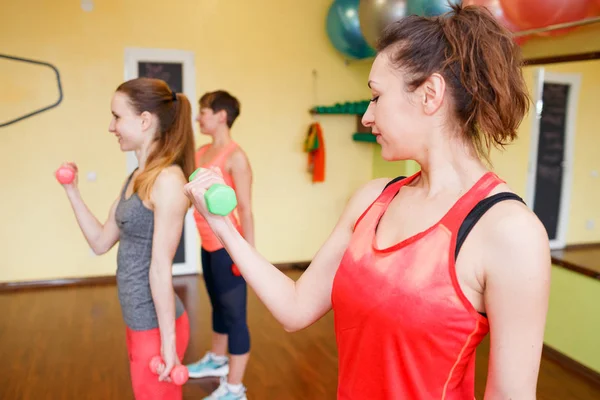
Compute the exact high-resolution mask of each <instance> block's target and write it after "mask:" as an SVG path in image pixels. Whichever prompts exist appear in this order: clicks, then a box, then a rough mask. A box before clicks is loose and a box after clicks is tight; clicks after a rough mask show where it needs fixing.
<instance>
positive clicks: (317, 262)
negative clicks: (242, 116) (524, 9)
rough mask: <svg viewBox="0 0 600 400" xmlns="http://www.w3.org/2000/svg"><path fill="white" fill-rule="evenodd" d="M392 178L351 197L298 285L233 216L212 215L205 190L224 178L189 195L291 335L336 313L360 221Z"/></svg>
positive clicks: (192, 187) (196, 184) (208, 177)
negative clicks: (337, 288) (335, 290)
mask: <svg viewBox="0 0 600 400" xmlns="http://www.w3.org/2000/svg"><path fill="white" fill-rule="evenodd" d="M387 181H388V180H387V179H379V180H376V181H372V182H370V183H368V184H367V185H365V186H364V187H362V188H361V189H360V190H358V191H357V193H355V195H354V196H353V197H352V199H350V201H349V203H348V204H347V206H346V208H345V209H344V211H343V213H342V215H341V217H340V219H339V221H338V223H337V224H336V226H335V228H334V229H333V232H332V233H331V235H330V236H329V238H328V239H327V241H326V242H325V244H324V245H323V246H322V247H321V249H320V250H319V251H318V252H317V254H316V256H315V257H314V259H313V260H312V262H311V264H310V266H309V267H308V269H307V270H306V271H305V272H304V273H303V274H302V276H301V277H300V279H299V280H298V281H297V282H294V281H293V280H292V279H290V278H289V277H287V276H286V275H285V274H284V273H283V272H281V271H280V270H278V269H277V268H276V267H274V266H273V265H272V264H271V263H269V262H268V261H267V260H266V259H265V258H264V257H262V256H261V255H260V254H259V253H258V252H257V251H256V250H255V249H254V248H253V247H252V246H250V244H248V242H246V241H245V240H244V238H243V237H241V236H240V234H239V233H238V232H237V231H236V229H235V227H234V226H233V225H232V223H231V221H230V220H229V219H228V218H222V217H218V216H214V215H211V214H209V213H208V212H207V211H206V205H205V203H204V192H205V191H206V189H207V188H209V187H210V186H211V185H212V184H214V183H222V179H221V178H220V177H219V176H218V175H217V174H215V173H214V172H207V173H203V174H201V175H199V176H198V178H196V179H195V180H194V181H192V182H191V183H189V184H187V185H186V188H185V192H186V194H188V196H189V197H190V198H191V199H193V203H194V206H195V207H196V208H198V210H199V211H200V213H202V215H203V216H204V217H205V218H206V219H207V221H208V222H209V224H210V225H211V227H212V229H213V231H214V232H215V234H216V235H217V236H218V237H219V239H220V240H221V241H222V242H223V244H224V246H225V248H226V249H227V252H228V253H229V254H230V255H231V257H232V258H233V261H234V262H235V264H236V265H237V266H238V268H239V270H240V271H241V273H242V275H243V276H244V278H245V279H246V281H247V282H248V284H249V285H250V286H251V287H252V288H253V289H254V291H255V292H256V294H257V295H258V297H259V298H260V299H261V301H262V302H263V303H264V304H265V305H266V306H267V308H268V309H269V311H270V312H271V313H272V314H273V315H274V316H275V318H276V319H277V320H278V321H279V322H280V323H281V324H282V325H283V326H284V328H285V329H286V330H287V331H296V330H300V329H303V328H305V327H307V326H309V325H311V324H312V323H314V322H315V321H317V320H318V319H319V318H321V317H322V316H323V315H324V314H325V313H326V312H327V311H328V310H330V309H331V289H332V286H333V278H334V276H335V273H336V271H337V269H338V266H339V264H340V261H341V259H342V256H343V254H344V252H345V251H346V248H347V247H348V244H349V242H350V238H351V236H352V231H353V226H354V223H355V221H356V220H357V218H358V217H359V216H360V215H361V214H362V212H363V211H364V210H365V209H366V208H367V207H368V206H369V204H371V203H372V202H373V201H374V200H375V199H376V197H377V196H378V195H379V194H380V193H381V190H382V189H383V187H384V185H385V184H386V183H387Z"/></svg>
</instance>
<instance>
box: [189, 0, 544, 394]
mask: <svg viewBox="0 0 600 400" xmlns="http://www.w3.org/2000/svg"><path fill="white" fill-rule="evenodd" d="M368 85H369V87H370V89H371V92H372V96H373V97H372V100H371V103H370V105H369V108H368V109H367V111H366V113H365V114H364V116H363V124H364V125H366V126H368V127H371V128H372V133H373V135H375V136H376V138H377V142H378V143H379V144H380V145H381V154H382V156H383V158H384V159H386V160H389V161H398V160H415V161H417V162H418V163H419V165H420V166H421V170H420V171H419V172H418V173H416V174H414V175H412V176H410V177H397V178H395V179H391V180H390V179H377V180H374V181H372V182H369V183H367V184H366V185H364V187H362V188H361V189H359V190H358V191H357V192H356V193H355V195H354V196H353V197H352V198H351V200H350V201H349V203H348V205H347V206H346V208H345V210H344V211H343V212H342V214H341V217H340V219H339V222H338V224H337V225H336V226H335V228H334V229H333V232H332V233H331V235H330V237H329V238H328V239H327V241H326V242H325V244H324V245H323V246H322V247H321V249H320V250H319V251H318V253H317V254H316V256H315V257H314V258H313V260H312V263H311V265H310V266H309V268H308V269H307V270H306V272H304V274H303V275H302V276H301V277H300V279H299V280H298V281H296V282H295V281H293V280H291V279H290V278H288V277H287V276H286V275H285V274H283V273H282V272H281V271H279V270H278V269H277V268H275V267H273V266H272V265H271V264H269V263H268V262H267V261H266V260H265V259H264V258H263V257H262V256H261V255H259V254H258V253H257V251H256V249H255V248H254V247H253V246H251V245H250V244H248V243H247V242H246V241H245V240H244V238H243V237H242V236H241V235H240V233H239V232H238V231H237V230H236V229H235V226H234V225H233V224H232V223H231V222H230V221H229V219H227V218H223V217H220V216H217V215H212V214H211V213H209V212H208V211H207V208H206V204H205V202H204V198H203V193H204V192H205V191H206V189H208V187H210V186H211V185H212V184H214V183H223V179H222V178H221V177H220V176H219V175H218V174H216V173H215V172H214V171H206V172H204V173H202V174H199V175H198V177H197V178H196V179H195V180H194V181H192V182H190V183H188V184H186V187H185V191H186V193H187V195H188V196H189V197H190V198H191V199H192V201H193V203H194V206H195V207H196V208H197V209H198V211H199V212H200V213H201V214H202V215H203V216H204V217H205V218H206V220H207V221H208V223H209V224H210V226H211V227H212V229H213V231H214V232H215V234H216V235H217V236H218V237H219V239H220V240H221V242H222V243H223V245H224V246H225V248H226V249H227V252H228V253H229V254H230V255H231V257H232V258H233V261H234V262H235V264H236V265H237V267H238V269H239V270H240V271H241V273H242V275H243V276H244V278H245V279H246V282H247V283H248V284H249V285H250V286H251V287H252V288H253V289H254V291H255V292H256V293H257V295H258V296H259V297H260V299H261V300H262V301H263V302H264V303H265V304H266V306H267V307H268V308H269V309H270V311H271V312H272V313H273V315H274V316H275V317H276V318H277V319H278V320H279V321H280V322H281V323H282V324H283V326H284V327H285V329H287V330H289V331H295V330H299V329H303V328H305V327H307V326H309V325H311V324H312V323H314V322H315V321H316V320H318V319H319V318H321V317H322V316H323V315H324V314H325V313H327V312H328V311H329V310H330V309H333V312H334V316H335V332H336V339H337V345H338V356H339V380H338V383H339V384H338V398H339V399H415V400H417V399H446V400H450V399H452V400H458V399H461V400H462V399H473V398H474V381H475V349H476V348H477V346H478V344H479V343H480V342H481V340H482V339H483V338H484V337H485V336H486V335H487V334H488V333H490V343H491V347H490V358H489V366H488V367H489V368H488V374H487V386H486V390H485V399H494V400H495V399H523V400H524V399H528V400H534V399H535V398H536V383H537V376H538V371H539V365H540V357H541V351H542V345H543V338H544V326H545V319H546V312H547V306H548V292H549V281H550V251H549V243H548V235H547V233H546V231H545V229H544V226H543V225H542V224H541V222H540V221H539V219H538V218H537V217H536V215H535V214H534V213H533V212H532V211H531V210H530V209H529V208H528V207H527V206H526V205H525V204H523V202H522V200H521V199H520V198H519V196H517V195H516V194H515V193H513V191H512V189H511V188H510V187H509V186H508V185H507V184H506V183H505V182H504V181H503V180H502V179H501V178H500V177H498V176H497V175H496V174H495V173H494V172H492V170H491V167H490V165H489V164H490V163H489V159H490V150H491V147H492V145H496V146H498V147H502V146H504V145H505V144H507V143H509V142H511V141H512V140H514V139H515V138H516V136H517V128H518V126H519V124H520V123H521V120H522V118H523V116H524V115H525V113H526V111H527V109H528V106H529V99H528V94H527V88H526V86H525V82H524V80H523V76H522V73H521V55H520V52H519V48H518V46H516V45H515V43H514V42H513V38H512V37H511V34H510V32H508V31H507V30H506V29H505V28H503V27H502V26H501V25H500V24H499V23H498V22H497V21H496V20H495V19H494V17H493V16H492V15H491V14H490V13H489V12H488V11H487V10H486V9H484V8H478V7H474V6H468V7H464V8H463V7H462V6H460V5H455V6H453V10H452V11H451V12H449V13H447V14H444V15H441V16H439V17H434V18H425V17H419V16H408V17H406V18H403V19H401V20H399V21H397V22H394V23H393V24H391V25H390V26H389V27H388V28H387V29H386V30H385V32H383V34H382V35H381V37H380V40H379V45H378V54H377V57H376V58H375V61H374V62H373V65H372V68H371V73H370V76H369V82H368ZM296 239H297V240H299V238H298V237H296Z"/></svg>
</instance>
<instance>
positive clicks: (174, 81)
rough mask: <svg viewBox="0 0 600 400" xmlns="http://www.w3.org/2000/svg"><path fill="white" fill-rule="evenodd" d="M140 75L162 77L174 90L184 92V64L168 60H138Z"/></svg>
mask: <svg viewBox="0 0 600 400" xmlns="http://www.w3.org/2000/svg"><path fill="white" fill-rule="evenodd" d="M138 76H140V77H145V78H156V79H162V80H163V81H165V82H167V84H168V85H169V87H170V88H171V90H172V91H174V92H176V93H181V92H183V64H182V63H168V62H148V61H140V62H138Z"/></svg>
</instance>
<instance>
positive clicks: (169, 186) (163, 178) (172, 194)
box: [152, 165, 186, 207]
mask: <svg viewBox="0 0 600 400" xmlns="http://www.w3.org/2000/svg"><path fill="white" fill-rule="evenodd" d="M185 184H186V179H185V175H184V174H183V170H182V169H181V167H179V166H178V165H171V166H169V167H167V168H164V169H163V170H162V171H160V173H159V174H158V176H157V177H156V181H154V185H153V186H152V202H153V204H154V206H155V207H156V206H157V205H159V206H160V205H161V204H164V205H168V204H169V202H177V203H179V202H181V201H183V200H185V199H186V197H185V194H184V193H183V186H184V185H185Z"/></svg>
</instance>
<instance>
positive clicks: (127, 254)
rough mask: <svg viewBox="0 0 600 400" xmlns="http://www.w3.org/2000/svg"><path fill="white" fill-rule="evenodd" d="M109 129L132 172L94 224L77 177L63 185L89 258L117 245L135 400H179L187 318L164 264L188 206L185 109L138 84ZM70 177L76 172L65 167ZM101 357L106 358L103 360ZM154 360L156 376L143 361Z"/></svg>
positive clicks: (129, 88) (174, 97)
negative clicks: (177, 373) (127, 154)
mask: <svg viewBox="0 0 600 400" xmlns="http://www.w3.org/2000/svg"><path fill="white" fill-rule="evenodd" d="M111 109H112V116H113V117H112V120H111V122H110V125H109V131H110V132H112V133H113V134H114V135H115V137H116V138H117V139H118V141H119V145H120V147H121V151H133V152H135V155H136V157H137V160H138V168H136V170H135V171H134V172H133V173H132V174H131V175H130V176H129V177H128V178H127V179H126V181H125V183H124V184H123V187H122V190H121V191H120V193H119V196H118V197H117V199H116V200H115V202H114V203H113V205H112V207H111V208H110V211H109V215H108V219H107V220H106V222H105V223H104V224H102V223H100V222H99V221H98V220H97V219H96V217H95V216H94V215H93V214H92V213H91V211H90V210H89V209H88V208H87V206H86V205H85V203H84V201H83V199H82V197H81V195H80V193H79V190H78V188H77V178H75V179H74V180H73V182H71V183H65V184H63V186H64V188H65V192H66V194H67V197H68V199H69V200H70V202H71V206H72V208H73V211H74V213H75V217H76V219H77V222H78V223H79V227H80V228H81V231H82V232H83V235H84V236H85V238H86V240H87V242H88V243H89V245H90V247H91V248H92V250H93V251H94V252H95V253H96V254H104V253H106V252H107V251H109V250H110V249H111V248H112V247H113V246H114V245H115V244H116V243H117V242H119V250H118V253H117V288H118V295H119V301H120V303H121V310H122V314H123V319H124V321H125V324H126V333H127V335H126V336H127V347H128V352H129V362H130V373H131V381H132V385H133V392H134V396H135V398H136V399H167V400H171V399H181V398H182V390H181V386H177V385H175V384H174V383H172V382H171V378H170V373H171V370H172V369H173V367H175V366H176V365H180V364H181V359H182V358H183V355H184V353H185V350H186V348H187V343H188V339H189V323H188V317H187V314H186V312H185V309H184V307H183V304H182V302H181V300H180V299H179V298H178V296H177V295H176V294H175V292H174V290H173V284H172V265H173V258H174V256H175V251H176V250H177V246H178V245H179V241H180V239H181V232H182V230H183V222H184V218H185V214H186V212H187V210H188V209H189V207H190V203H189V200H188V199H187V198H186V197H185V195H184V194H183V186H184V184H185V183H186V181H187V179H186V177H187V176H189V175H190V174H191V173H192V172H193V169H194V136H193V129H192V117H191V105H190V102H189V100H188V99H187V98H186V97H185V96H184V95H183V94H176V93H175V92H172V91H171V90H170V89H169V87H168V86H167V84H166V83H165V82H164V81H161V80H158V79H148V78H138V79H133V80H130V81H127V82H125V83H123V84H121V85H120V86H119V87H118V88H117V90H116V92H115V94H114V96H113V99H112V103H111ZM64 166H65V167H68V168H72V169H73V171H74V172H75V175H76V173H77V166H76V165H75V164H73V163H67V164H65V165H64ZM107 356H108V355H107ZM154 356H161V358H162V360H163V363H162V365H160V366H159V368H158V374H155V373H153V372H152V371H151V370H150V367H149V365H150V360H151V359H152V358H153V357H154Z"/></svg>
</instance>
